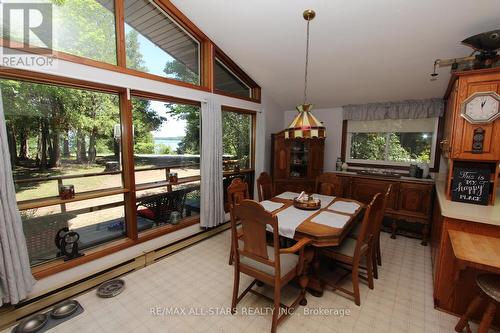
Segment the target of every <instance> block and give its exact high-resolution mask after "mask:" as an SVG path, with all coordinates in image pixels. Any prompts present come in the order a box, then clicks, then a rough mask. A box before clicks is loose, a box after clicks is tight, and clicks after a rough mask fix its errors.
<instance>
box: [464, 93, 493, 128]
mask: <svg viewBox="0 0 500 333" xmlns="http://www.w3.org/2000/svg"><path fill="white" fill-rule="evenodd" d="M462 116H463V117H464V118H465V119H466V120H467V121H468V122H470V123H473V124H484V123H489V122H492V121H493V120H495V119H496V118H497V117H498V116H500V96H498V95H497V94H496V93H494V92H488V93H475V94H473V95H471V96H470V97H469V98H468V99H467V100H466V101H465V102H464V107H463V108H462Z"/></svg>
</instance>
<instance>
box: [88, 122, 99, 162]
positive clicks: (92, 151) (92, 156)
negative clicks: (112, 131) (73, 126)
mask: <svg viewBox="0 0 500 333" xmlns="http://www.w3.org/2000/svg"><path fill="white" fill-rule="evenodd" d="M96 137H97V128H96V127H94V128H93V129H92V132H90V138H89V154H88V155H89V163H95V160H96V155H97V149H96Z"/></svg>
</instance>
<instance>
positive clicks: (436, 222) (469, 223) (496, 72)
mask: <svg viewBox="0 0 500 333" xmlns="http://www.w3.org/2000/svg"><path fill="white" fill-rule="evenodd" d="M494 93H497V94H499V93H500V68H492V69H483V70H471V71H464V72H458V73H453V74H452V78H451V81H450V84H449V86H448V90H447V92H446V96H445V98H446V100H447V107H446V111H445V112H446V113H445V130H444V135H443V141H442V142H441V148H442V154H443V157H444V158H445V159H446V162H447V166H448V170H447V173H446V177H445V178H444V179H442V180H438V181H437V182H436V193H437V200H436V202H435V205H434V213H433V222H432V231H431V254H432V256H431V258H432V266H433V277H434V304H435V306H436V307H437V308H439V309H442V310H444V311H446V312H448V313H454V314H457V315H461V314H463V313H464V312H465V310H466V308H467V305H468V304H469V303H470V302H471V300H472V299H473V298H474V297H475V296H476V295H477V294H478V293H479V288H478V287H477V286H476V282H475V279H476V276H477V275H478V274H482V273H485V272H494V273H497V274H499V273H500V255H499V253H498V244H500V202H499V200H498V199H497V200H496V202H495V197H496V196H498V195H499V190H500V188H499V186H498V184H499V171H500V170H499V163H500V117H498V114H497V115H496V116H493V117H492V118H491V119H490V120H489V121H484V122H477V123H474V121H472V122H471V121H470V120H471V119H466V118H467V117H466V116H464V115H463V113H464V110H465V109H464V108H466V107H467V104H468V101H470V100H471V99H473V98H475V96H477V95H478V94H479V95H484V94H490V95H494ZM495 98H496V97H495ZM482 104H484V102H482V103H480V108H482V107H483V105H482ZM494 104H496V103H494ZM497 107H498V106H497ZM492 112H493V111H492ZM493 113H494V112H493ZM497 113H498V109H497ZM495 117H497V118H495ZM478 134H480V135H479V136H478ZM457 168H479V169H482V170H483V172H484V173H485V174H488V173H489V175H490V181H489V190H488V192H487V193H486V192H485V191H482V193H485V194H486V195H487V197H484V199H485V202H484V203H485V204H486V205H477V204H471V203H462V202H457V201H451V198H452V195H453V191H456V190H457V189H456V188H455V187H453V178H454V177H455V176H457V175H458V174H459V173H455V172H454V171H455V170H457ZM486 183H487V181H486ZM490 243H491V244H497V245H492V247H491V248H490V247H489V245H488V244H490ZM495 246H496V247H497V248H496V249H495V248H494V247H495ZM488 250H490V252H488ZM464 253H465V255H464ZM492 253H493V254H492ZM484 258H486V259H487V260H485V259H484ZM481 310H482V309H481ZM481 314H482V313H481V312H480V311H476V313H474V314H473V317H474V318H475V319H476V320H478V319H480V318H481ZM494 324H495V325H497V326H500V313H497V315H496V317H495V319H494Z"/></svg>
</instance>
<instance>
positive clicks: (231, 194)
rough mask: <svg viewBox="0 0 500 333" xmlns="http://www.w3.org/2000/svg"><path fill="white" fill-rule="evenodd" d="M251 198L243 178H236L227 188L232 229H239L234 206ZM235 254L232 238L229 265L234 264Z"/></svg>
mask: <svg viewBox="0 0 500 333" xmlns="http://www.w3.org/2000/svg"><path fill="white" fill-rule="evenodd" d="M248 198H250V195H249V192H248V184H247V183H246V182H244V181H243V180H242V179H241V178H234V179H233V180H232V181H231V184H229V187H228V188H227V200H228V203H229V216H230V218H231V229H233V228H234V229H235V230H237V223H238V221H237V220H236V219H235V218H234V215H233V210H232V208H234V206H236V205H239V204H240V203H241V202H242V201H243V200H244V199H248ZM233 256H234V243H233V240H232V238H231V249H230V252H229V265H232V264H233Z"/></svg>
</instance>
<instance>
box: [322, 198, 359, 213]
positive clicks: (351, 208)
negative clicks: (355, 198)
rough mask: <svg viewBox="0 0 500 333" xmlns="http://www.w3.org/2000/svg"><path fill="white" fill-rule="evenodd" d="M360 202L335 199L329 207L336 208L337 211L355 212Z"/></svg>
mask: <svg viewBox="0 0 500 333" xmlns="http://www.w3.org/2000/svg"><path fill="white" fill-rule="evenodd" d="M358 208H359V204H357V203H355V202H351V201H339V200H337V201H335V202H334V203H333V205H331V206H330V207H328V209H331V210H336V211H337V212H342V213H347V214H354V213H355V212H356V210H358Z"/></svg>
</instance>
